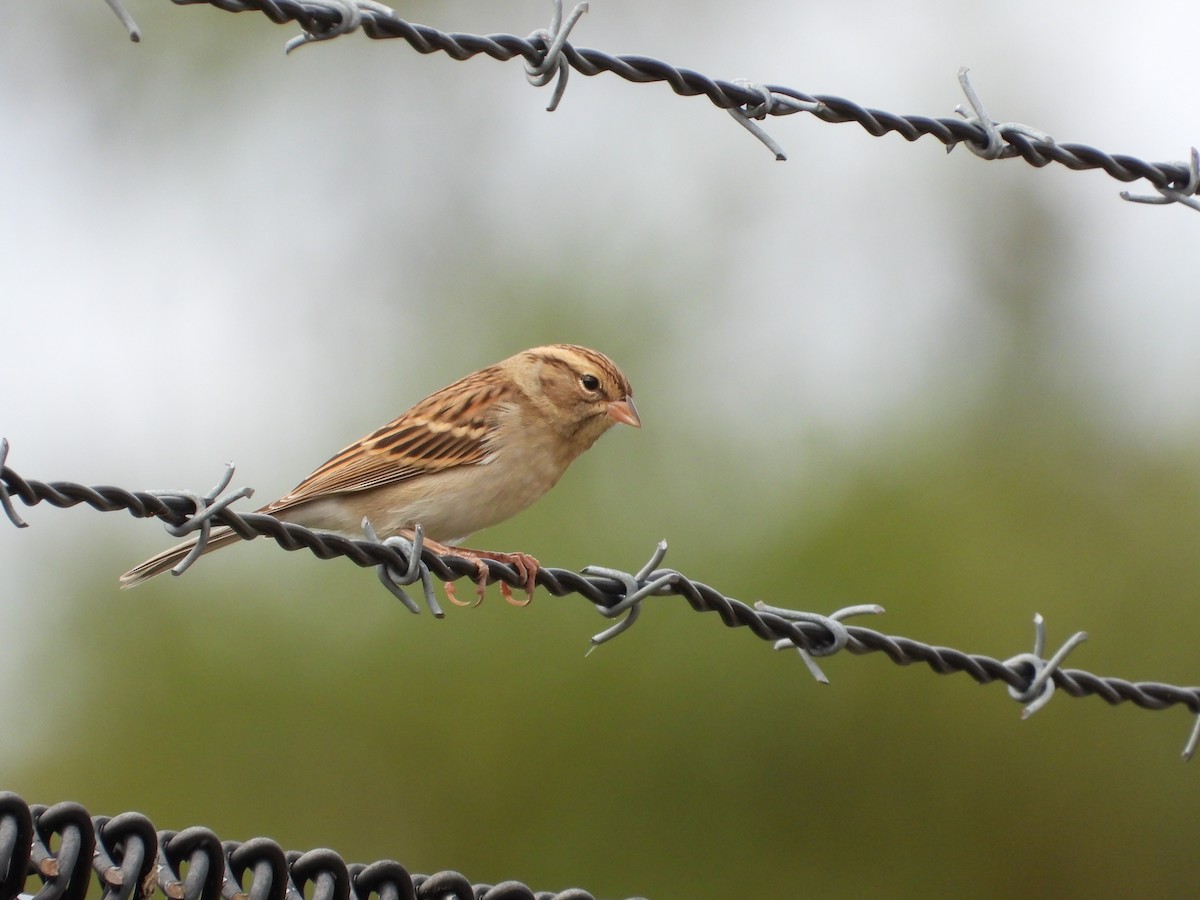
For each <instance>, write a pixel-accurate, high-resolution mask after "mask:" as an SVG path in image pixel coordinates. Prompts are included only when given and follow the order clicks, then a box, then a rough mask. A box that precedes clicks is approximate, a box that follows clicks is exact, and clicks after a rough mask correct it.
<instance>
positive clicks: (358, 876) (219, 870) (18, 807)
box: [0, 791, 643, 900]
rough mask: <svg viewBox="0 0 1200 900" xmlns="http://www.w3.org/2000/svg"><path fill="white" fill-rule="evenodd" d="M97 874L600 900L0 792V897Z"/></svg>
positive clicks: (230, 893)
mask: <svg viewBox="0 0 1200 900" xmlns="http://www.w3.org/2000/svg"><path fill="white" fill-rule="evenodd" d="M55 847H57V850H56V849H54V848H55ZM185 866H186V873H184V871H183V870H184V867H185ZM93 875H94V876H95V877H96V879H97V881H98V882H99V884H100V887H101V891H102V893H101V900H149V898H151V897H152V896H154V894H155V892H156V891H157V893H158V894H159V895H160V896H161V897H163V898H166V900H289V898H301V897H306V896H308V897H311V900H373V897H374V898H378V900H445V898H448V897H454V898H459V900H475V898H487V900H531V898H534V900H594V898H593V896H592V895H591V894H590V893H588V892H587V891H585V890H581V889H579V888H570V889H568V890H565V891H534V890H531V889H530V888H529V887H527V886H525V885H524V884H522V883H521V882H519V881H505V882H503V883H501V884H497V885H490V884H472V883H471V882H470V881H469V880H468V879H467V878H465V877H464V876H463V875H461V874H459V873H458V872H454V871H444V872H437V873H434V874H432V875H410V874H409V872H408V870H407V869H406V868H405V867H404V866H402V865H401V864H400V863H398V862H396V861H394V860H390V859H385V860H379V861H377V862H374V863H371V864H370V865H363V864H361V863H351V864H347V863H346V862H345V860H344V859H342V857H341V856H339V855H338V854H337V853H335V852H334V851H332V850H310V851H308V852H307V853H302V852H299V851H294V850H293V851H286V850H284V849H283V848H282V847H280V846H279V844H277V843H275V842H274V841H272V840H269V839H268V838H263V837H258V838H253V839H251V840H249V841H245V842H240V841H221V839H220V838H219V837H217V835H216V834H215V833H213V832H212V831H210V830H209V829H207V828H200V827H192V828H185V829H184V830H183V831H157V830H156V829H155V827H154V824H153V823H152V822H151V821H150V820H149V819H147V818H146V817H145V816H143V815H142V814H140V813H136V812H126V813H122V814H121V815H119V816H114V817H109V816H89V815H88V812H87V810H85V809H84V808H83V807H82V806H80V805H79V804H78V803H70V802H68V803H58V804H55V805H54V806H50V807H47V806H38V805H34V806H30V805H29V804H27V803H26V802H25V801H24V800H23V799H22V798H21V797H20V796H19V795H17V794H15V793H13V792H11V791H2V792H0V900H17V898H18V897H19V896H21V894H22V892H23V891H24V889H25V883H26V881H28V880H29V879H30V878H32V877H36V878H38V879H40V881H41V883H42V887H41V889H40V890H38V891H37V893H36V896H37V900H84V896H85V895H86V893H87V890H88V885H89V882H90V880H91V877H92V876H93ZM310 885H311V887H309V886H310ZM306 888H307V892H306ZM630 900H643V898H630Z"/></svg>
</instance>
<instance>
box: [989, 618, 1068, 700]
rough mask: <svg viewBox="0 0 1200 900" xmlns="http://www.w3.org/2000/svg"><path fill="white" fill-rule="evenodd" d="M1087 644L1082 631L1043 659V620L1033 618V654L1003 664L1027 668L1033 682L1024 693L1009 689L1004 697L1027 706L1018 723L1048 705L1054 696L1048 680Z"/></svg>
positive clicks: (1050, 680)
mask: <svg viewBox="0 0 1200 900" xmlns="http://www.w3.org/2000/svg"><path fill="white" fill-rule="evenodd" d="M1086 640H1087V632H1086V631H1077V632H1075V633H1074V634H1073V635H1071V636H1070V637H1069V638H1067V640H1066V642H1065V643H1064V644H1063V645H1062V646H1061V647H1059V648H1058V650H1057V651H1056V652H1055V654H1054V655H1053V656H1052V657H1050V658H1049V659H1046V658H1045V656H1043V653H1045V650H1046V620H1045V619H1043V618H1042V614H1041V613H1036V614H1035V615H1034V617H1033V652H1032V653H1018V654H1017V655H1016V656H1012V657H1009V658H1008V659H1006V660H1005V661H1004V664H1005V665H1006V666H1011V667H1013V668H1014V669H1015V668H1017V667H1019V666H1028V667H1029V668H1030V669H1031V670H1032V671H1033V678H1032V679H1031V680H1030V682H1029V687H1027V688H1025V689H1024V690H1018V689H1017V688H1015V687H1013V686H1012V685H1009V688H1008V695H1009V696H1010V697H1012V698H1013V699H1014V700H1016V701H1017V702H1018V703H1027V704H1028V706H1026V707H1025V709H1024V710H1023V711H1022V712H1021V718H1022V719H1028V718H1029V717H1030V716H1032V715H1033V714H1034V713H1035V712H1037V711H1038V710H1039V709H1041V708H1042V707H1043V706H1045V705H1046V704H1047V703H1049V702H1050V698H1051V697H1053V696H1054V681H1053V680H1052V676H1053V675H1054V672H1055V671H1056V670H1057V669H1058V668H1059V667H1060V666H1061V665H1062V661H1063V660H1064V659H1066V658H1067V654H1068V653H1070V652H1071V651H1072V650H1074V649H1075V648H1076V647H1078V646H1079V645H1080V644H1082V643H1083V642H1084V641H1086Z"/></svg>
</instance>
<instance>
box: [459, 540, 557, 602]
mask: <svg viewBox="0 0 1200 900" xmlns="http://www.w3.org/2000/svg"><path fill="white" fill-rule="evenodd" d="M450 552H452V553H458V554H459V555H465V554H464V553H463V550H462V548H457V547H456V548H454V549H452V550H451V551H450ZM470 552H471V556H470V557H468V558H469V559H473V560H474V561H475V566H476V572H477V575H476V577H475V602H474V603H470V602H468V601H466V600H459V599H458V596H457V595H456V594H455V593H454V582H452V581H447V582H446V585H445V588H446V599H447V600H449V601H450V602H451V603H453V604H454V605H455V606H478V605H479V604H480V603H482V602H483V595H484V593H485V592H486V591H487V585H488V579H489V578H491V575H492V573H491V571H490V570H489V569H488V567H487V563H485V562H484V560H485V559H494V560H496V562H502V563H505V564H506V565H510V566H512V567H513V568H514V569H516V571H517V577H518V578H520V579H521V590H523V591H524V592H525V599H524V600H518V599H517V598H516V597H514V596H513V592H512V588H511V587H509V586H508V583H507V582H505V581H499V584H500V596H501V597H503V598H504V599H505V600H506V601H507V602H508V603H511V604H512V605H513V606H528V605H529V603H530V601H531V600H533V592H534V590H535V589H536V588H537V573H538V569H540V568H541V563H539V562H538V561H537V560H536V559H534V558H533V557H532V556H530V555H529V554H528V553H490V552H487V551H483V550H472V551H470Z"/></svg>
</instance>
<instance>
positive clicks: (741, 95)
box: [173, 0, 1200, 209]
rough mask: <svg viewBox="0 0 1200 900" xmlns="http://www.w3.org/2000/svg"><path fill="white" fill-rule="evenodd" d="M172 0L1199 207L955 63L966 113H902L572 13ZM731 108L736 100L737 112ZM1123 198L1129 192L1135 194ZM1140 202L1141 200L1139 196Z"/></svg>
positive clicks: (774, 148) (1170, 175) (747, 122)
mask: <svg viewBox="0 0 1200 900" xmlns="http://www.w3.org/2000/svg"><path fill="white" fill-rule="evenodd" d="M173 2H175V3H176V4H178V5H186V4H193V3H206V4H209V5H211V6H215V7H217V8H218V9H223V10H226V11H228V12H251V11H253V12H261V13H263V14H264V15H266V16H267V17H268V18H269V19H271V21H272V22H275V23H277V24H283V23H285V22H298V23H299V24H300V26H301V27H302V28H303V29H304V35H302V36H301V37H300V38H297V39H293V40H292V41H289V42H288V43H287V45H286V49H288V50H292V49H294V48H295V47H297V46H299V45H300V44H303V43H309V42H311V41H314V40H326V39H329V38H332V37H337V36H338V35H341V34H346V33H348V32H350V31H353V30H361V31H362V32H363V34H365V35H366V36H367V37H368V38H371V39H373V40H382V39H389V38H399V39H400V40H403V41H405V42H407V43H408V44H409V45H410V46H411V47H412V48H413V49H414V50H416V51H417V52H418V53H423V54H427V53H436V52H442V53H446V54H447V55H449V56H450V57H451V58H452V59H456V60H467V59H470V58H472V57H473V56H477V55H479V54H483V55H486V56H489V57H491V58H492V59H496V60H499V61H501V62H505V61H507V60H510V59H512V58H514V57H516V56H520V57H522V58H523V59H524V60H525V63H526V66H527V68H528V69H532V70H535V71H543V70H544V71H545V73H546V74H547V75H549V74H550V71H552V70H553V64H552V62H551V61H552V60H555V59H557V60H558V63H557V64H558V67H559V85H558V88H557V89H556V96H555V99H554V100H553V101H552V102H551V106H552V107H553V106H554V105H555V104H556V103H557V99H558V97H559V96H560V95H561V88H562V87H563V86H564V85H565V72H566V69H565V68H564V66H566V67H570V68H572V69H575V70H576V71H578V72H580V73H582V74H584V75H588V76H591V75H599V74H600V73H601V72H608V73H611V74H614V75H616V76H618V77H620V78H623V79H625V80H626V81H632V82H637V83H651V82H665V83H666V84H667V85H669V86H670V88H671V90H673V91H674V92H675V93H677V94H679V95H681V96H685V97H695V96H705V97H707V98H708V99H709V102H711V103H712V104H713V105H714V106H717V107H719V108H720V109H725V110H731V111H734V112H732V113H731V114H732V115H733V116H734V118H735V119H736V120H737V121H738V122H739V123H741V124H742V125H743V126H745V127H747V128H748V129H749V130H750V132H751V133H752V134H754V135H755V137H757V138H758V139H759V140H760V141H762V142H763V143H764V144H765V145H766V146H767V147H768V148H770V149H771V152H772V153H774V154H775V156H776V158H780V157H781V155H782V152H783V151H782V149H781V148H780V147H779V145H778V144H776V143H775V142H774V141H772V140H771V139H770V138H768V137H767V136H766V134H765V132H763V131H762V129H761V128H759V127H758V126H757V125H756V124H755V123H754V122H752V121H751V120H753V119H759V118H765V117H766V116H787V115H792V114H794V113H799V112H805V113H808V114H810V115H812V116H814V117H816V118H817V119H819V120H820V121H822V122H827V123H830V124H840V123H846V122H854V123H857V124H858V125H859V126H860V127H862V128H863V130H865V131H866V132H867V133H868V134H871V135H874V136H875V137H881V136H883V135H885V134H890V133H893V132H894V133H896V134H898V135H900V136H901V137H902V138H904V139H905V140H906V141H916V140H918V139H920V138H922V137H926V136H929V137H933V138H935V139H936V140H939V141H941V142H942V143H943V144H945V145H946V146H947V147H954V146H956V145H958V144H960V143H966V144H967V145H968V146H969V147H970V148H971V150H972V152H975V153H977V154H979V155H981V156H984V157H985V158H988V159H1008V158H1016V157H1020V158H1021V159H1024V160H1025V161H1026V162H1027V163H1029V164H1030V165H1032V166H1035V167H1037V168H1041V167H1043V166H1046V165H1049V164H1050V163H1058V164H1059V165H1062V166H1066V167H1067V168H1068V169H1072V170H1075V171H1082V170H1086V169H1101V170H1103V171H1104V172H1106V173H1107V174H1108V175H1109V176H1111V177H1113V178H1115V179H1117V180H1118V181H1124V182H1132V181H1138V180H1141V179H1144V180H1145V181H1147V182H1149V183H1150V185H1151V187H1153V188H1154V190H1156V191H1158V192H1159V193H1160V195H1161V196H1160V197H1153V198H1152V199H1150V200H1149V202H1152V203H1166V202H1174V203H1183V204H1184V205H1187V206H1191V207H1193V208H1196V209H1200V200H1196V199H1195V197H1196V194H1197V190H1196V189H1197V188H1200V182H1198V181H1197V179H1195V178H1193V175H1192V170H1191V169H1190V168H1189V167H1188V166H1187V165H1186V164H1184V163H1178V162H1146V161H1144V160H1141V159H1138V158H1137V157H1133V156H1128V155H1124V154H1110V153H1106V152H1105V151H1103V150H1099V149H1097V148H1095V147H1090V146H1088V145H1086V144H1060V143H1058V142H1057V141H1055V140H1054V139H1053V138H1051V137H1050V136H1049V135H1047V134H1045V133H1044V132H1042V131H1039V130H1037V129H1034V128H1031V127H1029V126H1027V125H1019V124H1017V123H1005V124H997V123H995V122H993V121H992V119H991V118H990V117H989V116H988V115H987V112H986V110H985V109H984V108H983V104H982V103H981V102H980V101H979V97H978V95H977V94H975V92H974V90H973V89H971V87H970V82H969V81H967V80H966V73H965V72H960V75H959V81H960V84H962V86H963V91H964V93H966V95H967V99H968V103H969V104H970V108H971V112H970V113H969V114H968V113H966V112H964V113H963V114H962V115H963V117H954V116H944V117H931V116H919V115H898V114H896V113H891V112H887V111H885V110H880V109H871V108H869V107H864V106H860V105H859V104H857V103H855V102H854V101H852V100H847V99H845V98H844V97H837V96H832V95H825V94H820V95H811V94H806V93H804V92H803V91H799V90H796V89H795V88H790V87H786V86H783V85H775V84H761V85H760V84H756V83H752V82H746V81H742V82H737V81H723V80H720V79H715V78H710V77H708V76H707V75H703V74H701V73H700V72H696V71H694V70H692V69H684V68H678V67H676V66H673V65H671V64H670V63H667V62H664V61H662V60H659V59H654V58H653V57H649V56H635V55H613V54H609V53H605V52H603V51H601V50H593V49H588V48H582V47H575V46H572V44H571V43H570V42H569V41H568V40H567V39H566V36H567V32H568V31H569V30H570V26H571V25H573V24H574V21H573V20H572V19H571V17H568V21H567V23H566V25H565V26H564V27H562V28H552V29H551V30H550V32H541V31H535V32H534V34H533V35H531V36H530V37H528V38H521V37H518V36H516V35H512V34H492V35H478V34H463V33H454V34H449V33H446V32H443V31H439V30H437V29H436V28H431V27H429V26H427V25H416V24H412V23H409V22H406V21H405V20H404V19H401V18H400V17H399V16H398V15H397V14H396V13H395V11H394V10H392V9H390V8H389V7H387V6H384V5H383V4H381V3H377V2H374V0H357V2H354V0H173ZM556 2H558V0H556ZM581 14H582V13H581V11H580V8H579V7H576V9H575V12H573V13H572V16H573V17H574V19H578V15H581ZM559 22H560V17H559V14H558V13H557V12H556V15H555V23H556V24H557V23H559ZM547 34H553V37H552V38H550V39H549V40H548V39H547ZM736 110H740V111H741V112H740V114H739V113H738V112H736ZM752 125H753V126H754V127H751V126H752ZM1164 198H1165V199H1164ZM1128 199H1131V200H1134V199H1135V198H1134V197H1133V196H1132V195H1131V196H1130V197H1129V198H1128ZM1137 202H1147V201H1145V200H1140V199H1138V200H1137Z"/></svg>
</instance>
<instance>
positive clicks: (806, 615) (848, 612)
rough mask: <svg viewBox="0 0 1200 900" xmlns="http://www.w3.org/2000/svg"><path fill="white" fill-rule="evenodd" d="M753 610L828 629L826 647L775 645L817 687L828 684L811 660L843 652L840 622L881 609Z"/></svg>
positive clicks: (757, 605)
mask: <svg viewBox="0 0 1200 900" xmlns="http://www.w3.org/2000/svg"><path fill="white" fill-rule="evenodd" d="M754 608H755V609H757V610H758V611H759V612H767V613H771V614H772V615H776V616H781V617H782V618H784V619H790V620H792V621H793V622H815V623H817V624H818V625H820V626H822V627H823V628H826V629H828V631H829V633H830V635H832V636H833V642H832V643H831V644H830V645H829V646H827V647H815V648H813V649H812V650H811V651H810V650H806V649H804V648H803V647H797V646H796V645H795V644H793V643H792V642H791V641H789V640H788V639H787V638H781V639H780V640H778V641H776V642H775V649H776V650H787V649H789V648H791V649H795V651H796V652H797V653H799V654H800V658H801V659H802V660H804V664H805V665H806V666H808V671H809V673H810V674H811V675H812V677H813V678H815V679H816V680H817V683H818V684H829V679H828V678H827V677H826V675H825V673H824V672H822V671H821V667H820V666H818V665H817V661H816V660H815V659H813V657H814V656H832V655H833V654H834V653H837V652H838V651H839V650H844V649H846V644H848V643H849V642H850V632H849V631H847V630H846V626H844V625H843V624H842V619H846V618H849V617H850V616H866V615H870V616H877V615H880V614H881V613H882V612H883V607H882V606H880V605H879V604H877V603H863V604H859V605H857V606H846V607H843V608H842V609H839V610H838V611H837V612H832V613H830V614H829V615H827V616H822V615H820V614H819V613H810V612H801V611H800V610H795V609H784V608H782V607H778V606H768V605H767V604H765V603H763V602H762V601H761V600H759V601H758V602H757V603H755V604H754ZM1009 690H1010V691H1011V690H1012V688H1009Z"/></svg>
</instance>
